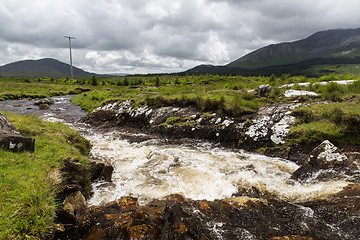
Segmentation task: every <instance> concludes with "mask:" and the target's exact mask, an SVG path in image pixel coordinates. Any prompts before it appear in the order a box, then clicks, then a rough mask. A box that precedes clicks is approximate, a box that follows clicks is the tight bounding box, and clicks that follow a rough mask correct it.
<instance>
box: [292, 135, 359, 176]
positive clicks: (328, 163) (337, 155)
mask: <svg viewBox="0 0 360 240" xmlns="http://www.w3.org/2000/svg"><path fill="white" fill-rule="evenodd" d="M357 172H359V169H358V167H357V166H356V164H354V162H352V161H350V160H349V159H348V158H347V157H346V155H345V154H343V153H341V152H340V150H339V149H338V148H337V147H335V146H334V145H333V144H332V143H330V142H329V141H328V140H325V141H324V142H322V143H321V144H320V145H319V146H318V147H316V148H315V149H314V150H313V151H312V152H311V153H310V156H309V158H308V160H307V162H306V163H305V164H304V165H303V166H301V167H300V168H299V169H298V170H296V171H295V172H294V173H293V174H292V177H291V178H292V179H295V180H298V181H319V180H328V179H339V178H345V179H346V178H349V177H351V176H353V175H355V174H356V173H357Z"/></svg>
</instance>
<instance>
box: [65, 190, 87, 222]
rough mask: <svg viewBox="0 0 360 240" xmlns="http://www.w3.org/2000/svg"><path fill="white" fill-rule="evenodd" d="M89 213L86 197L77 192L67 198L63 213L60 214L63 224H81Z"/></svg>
mask: <svg viewBox="0 0 360 240" xmlns="http://www.w3.org/2000/svg"><path fill="white" fill-rule="evenodd" d="M87 212H88V209H87V204H86V200H85V197H84V196H83V195H82V193H81V192H80V191H76V192H74V193H72V194H70V195H69V196H67V197H66V198H65V200H64V201H63V207H62V212H61V214H60V218H61V222H62V223H80V222H81V221H82V220H83V219H84V217H85V215H86V214H87Z"/></svg>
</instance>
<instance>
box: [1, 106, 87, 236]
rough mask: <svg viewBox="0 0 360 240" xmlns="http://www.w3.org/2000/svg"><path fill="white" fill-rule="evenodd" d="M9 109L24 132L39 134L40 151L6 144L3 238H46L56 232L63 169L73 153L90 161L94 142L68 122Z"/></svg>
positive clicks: (2, 169) (81, 158) (82, 160)
mask: <svg viewBox="0 0 360 240" xmlns="http://www.w3.org/2000/svg"><path fill="white" fill-rule="evenodd" d="M6 115H7V117H8V119H9V120H10V121H11V122H13V124H14V125H15V126H16V127H17V129H18V130H19V131H20V132H21V133H22V134H24V135H26V136H30V137H33V138H35V152H33V153H30V152H22V153H13V152H9V151H5V150H1V149H0V159H1V161H0V169H1V175H0V202H1V206H0V239H44V238H46V237H48V236H50V235H51V230H52V228H53V226H54V220H55V216H56V208H57V206H58V205H59V202H58V200H57V197H58V194H59V193H60V191H61V187H62V185H63V184H64V182H65V181H66V179H64V177H63V175H62V173H61V171H60V169H61V168H62V167H63V164H64V161H66V160H68V159H77V160H79V161H80V162H81V163H83V164H84V165H85V166H88V159H87V157H86V156H85V155H84V153H85V152H86V151H87V146H88V144H87V142H86V141H84V139H82V138H81V137H80V136H79V135H78V133H77V132H76V131H75V130H72V129H70V128H69V127H67V126H65V125H63V124H60V123H48V122H44V121H41V120H40V119H39V118H37V117H35V116H18V115H14V114H10V113H6ZM88 184H90V181H89V182H88Z"/></svg>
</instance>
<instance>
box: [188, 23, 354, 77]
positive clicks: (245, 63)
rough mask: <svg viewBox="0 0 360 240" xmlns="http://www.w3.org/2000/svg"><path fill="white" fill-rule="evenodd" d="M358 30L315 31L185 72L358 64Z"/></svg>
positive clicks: (277, 70)
mask: <svg viewBox="0 0 360 240" xmlns="http://www.w3.org/2000/svg"><path fill="white" fill-rule="evenodd" d="M359 63H360V28H357V29H333V30H328V31H321V32H317V33H315V34H313V35H311V36H309V37H307V38H305V39H302V40H298V41H294V42H285V43H279V44H271V45H269V46H266V47H263V48H260V49H258V50H256V51H253V52H251V53H249V54H247V55H245V56H243V57H241V58H239V59H237V60H235V61H233V62H231V63H229V64H227V65H225V66H217V67H210V66H208V65H205V66H204V65H201V66H197V67H195V68H193V69H190V70H188V72H189V73H196V72H198V73H199V72H213V73H214V72H218V73H227V74H229V73H249V74H252V73H259V74H267V73H285V72H287V73H292V72H302V71H304V70H305V69H308V68H310V67H312V66H314V65H321V64H359Z"/></svg>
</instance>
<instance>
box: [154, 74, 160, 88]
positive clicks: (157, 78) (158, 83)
mask: <svg viewBox="0 0 360 240" xmlns="http://www.w3.org/2000/svg"><path fill="white" fill-rule="evenodd" d="M155 86H156V87H158V86H160V78H159V76H156V78H155Z"/></svg>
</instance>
